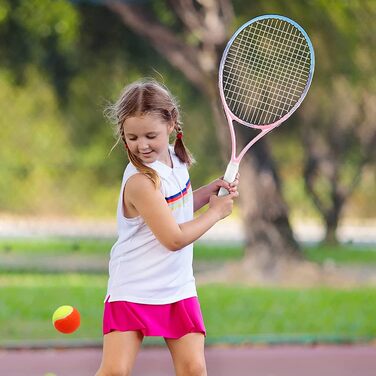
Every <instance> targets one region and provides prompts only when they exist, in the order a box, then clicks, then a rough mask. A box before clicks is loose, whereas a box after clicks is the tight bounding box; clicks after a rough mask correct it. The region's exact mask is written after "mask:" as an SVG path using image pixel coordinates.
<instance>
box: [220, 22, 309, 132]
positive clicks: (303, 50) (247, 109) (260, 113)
mask: <svg viewBox="0 0 376 376" xmlns="http://www.w3.org/2000/svg"><path fill="white" fill-rule="evenodd" d="M310 65H311V55H310V50H309V47H308V44H307V41H306V39H305V37H304V35H303V34H302V33H301V31H300V30H299V29H297V28H296V27H295V26H294V25H292V24H290V23H289V22H287V21H283V20H279V19H265V20H262V21H258V22H255V23H252V24H250V25H249V26H248V27H246V28H244V29H243V30H242V31H241V32H240V33H239V35H238V36H237V37H236V38H235V40H234V41H233V43H232V45H231V46H230V48H229V50H228V53H227V57H226V60H225V63H224V67H223V92H224V95H225V98H226V102H227V105H228V107H229V109H230V110H231V112H232V113H233V114H234V115H235V116H237V117H238V118H239V119H241V120H243V121H245V122H247V123H250V124H254V125H265V124H271V123H274V122H276V121H277V120H279V119H280V118H282V117H283V116H284V115H285V114H287V113H288V112H289V111H290V110H291V109H292V108H293V107H294V106H295V105H296V103H297V102H298V100H299V98H300V97H301V96H302V94H303V93H304V91H305V89H306V86H307V82H308V79H309V75H310Z"/></svg>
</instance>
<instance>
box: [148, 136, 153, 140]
mask: <svg viewBox="0 0 376 376" xmlns="http://www.w3.org/2000/svg"><path fill="white" fill-rule="evenodd" d="M147 138H148V139H149V140H151V139H153V138H155V136H147Z"/></svg>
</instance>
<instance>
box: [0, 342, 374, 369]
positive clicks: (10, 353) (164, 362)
mask: <svg viewBox="0 0 376 376" xmlns="http://www.w3.org/2000/svg"><path fill="white" fill-rule="evenodd" d="M100 359H101V349H99V348H91V349H49V350H5V349H2V350H0V375H4V376H47V375H48V376H93V375H94V373H95V371H96V370H97V368H98V366H99V363H100ZM206 360H207V367H208V375H210V376H375V375H376V346H372V345H351V346H350V345H348V346H346V345H342V346H334V345H333V346H332V345H325V346H324V345H319V346H291V345H289V346H266V347H261V346H253V347H251V346H240V347H228V346H226V347H225V346H223V347H220V346H209V347H207V349H206ZM132 375H133V376H173V375H174V371H173V368H172V361H171V359H170V355H169V352H168V350H167V349H166V348H163V347H152V348H143V349H142V350H141V352H140V354H139V356H138V359H137V362H136V367H135V369H134V372H133V374H132Z"/></svg>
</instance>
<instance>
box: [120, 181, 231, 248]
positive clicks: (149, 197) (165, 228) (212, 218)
mask: <svg viewBox="0 0 376 376" xmlns="http://www.w3.org/2000/svg"><path fill="white" fill-rule="evenodd" d="M237 196H238V193H237V192H235V193H231V194H229V195H228V196H224V197H217V196H212V197H211V198H210V204H209V208H208V210H206V211H205V212H204V213H202V214H201V215H199V216H198V217H196V218H195V219H193V220H191V221H189V222H185V223H182V224H178V223H177V222H176V220H175V218H174V216H173V215H172V213H171V210H170V208H169V207H168V205H167V203H166V200H165V198H164V197H163V195H162V193H161V192H160V191H159V189H156V188H155V187H154V184H153V183H152V182H151V180H150V179H149V178H148V177H146V176H145V175H143V174H135V175H133V176H132V177H130V178H129V180H128V182H127V184H126V186H125V189H124V197H126V201H127V204H128V205H131V206H132V209H135V211H136V212H137V213H138V214H139V215H140V216H141V217H142V218H143V219H144V221H145V223H146V224H147V225H148V226H149V228H150V229H151V231H152V232H153V234H154V235H155V237H156V238H157V239H158V240H159V241H160V242H161V243H162V244H163V245H164V246H165V247H166V248H168V249H169V250H171V251H177V250H179V249H181V248H183V247H185V246H186V245H188V244H190V243H192V242H194V241H195V240H197V239H198V238H199V237H200V236H202V235H203V234H204V233H205V232H206V231H208V230H209V229H210V228H211V227H212V226H213V225H214V224H215V223H216V222H218V221H219V220H220V219H222V218H225V217H227V216H228V215H229V214H230V213H231V211H232V206H233V199H234V197H237Z"/></svg>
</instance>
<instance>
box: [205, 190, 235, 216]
mask: <svg viewBox="0 0 376 376" xmlns="http://www.w3.org/2000/svg"><path fill="white" fill-rule="evenodd" d="M238 196H239V193H238V192H231V193H230V194H228V195H227V196H222V197H218V196H217V195H216V194H215V195H212V196H210V200H209V209H208V210H212V211H215V212H216V213H217V215H218V220H220V219H223V218H225V217H227V216H228V215H230V214H231V213H232V208H233V205H234V198H235V197H238Z"/></svg>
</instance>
